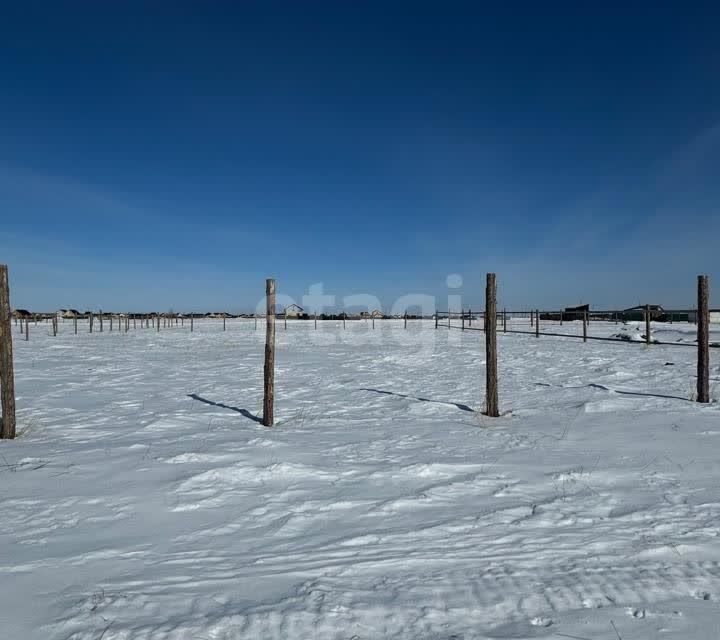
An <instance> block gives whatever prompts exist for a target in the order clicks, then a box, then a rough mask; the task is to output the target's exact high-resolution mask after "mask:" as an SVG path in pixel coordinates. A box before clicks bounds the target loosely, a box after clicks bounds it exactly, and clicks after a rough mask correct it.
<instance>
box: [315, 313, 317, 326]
mask: <svg viewBox="0 0 720 640" xmlns="http://www.w3.org/2000/svg"><path fill="white" fill-rule="evenodd" d="M315 328H316V329H317V311H316V312H315Z"/></svg>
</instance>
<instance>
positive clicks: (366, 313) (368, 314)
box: [360, 309, 385, 318]
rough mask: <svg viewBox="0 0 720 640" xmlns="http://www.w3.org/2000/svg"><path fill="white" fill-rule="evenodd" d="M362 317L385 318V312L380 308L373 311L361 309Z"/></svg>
mask: <svg viewBox="0 0 720 640" xmlns="http://www.w3.org/2000/svg"><path fill="white" fill-rule="evenodd" d="M360 317H361V318H384V317H385V316H384V315H383V312H382V311H380V309H373V310H372V311H361V312H360Z"/></svg>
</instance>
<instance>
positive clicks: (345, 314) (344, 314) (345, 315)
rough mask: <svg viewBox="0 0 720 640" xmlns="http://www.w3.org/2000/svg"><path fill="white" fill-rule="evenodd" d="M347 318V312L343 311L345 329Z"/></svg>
mask: <svg viewBox="0 0 720 640" xmlns="http://www.w3.org/2000/svg"><path fill="white" fill-rule="evenodd" d="M346 319H347V313H345V312H344V311H343V329H344V328H345V320H346Z"/></svg>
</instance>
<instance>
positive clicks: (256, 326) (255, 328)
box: [255, 313, 257, 331]
mask: <svg viewBox="0 0 720 640" xmlns="http://www.w3.org/2000/svg"><path fill="white" fill-rule="evenodd" d="M255 330H256V331H257V313H256V314H255Z"/></svg>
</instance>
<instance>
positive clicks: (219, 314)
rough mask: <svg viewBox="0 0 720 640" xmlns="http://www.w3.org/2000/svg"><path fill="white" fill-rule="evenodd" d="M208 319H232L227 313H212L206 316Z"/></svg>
mask: <svg viewBox="0 0 720 640" xmlns="http://www.w3.org/2000/svg"><path fill="white" fill-rule="evenodd" d="M205 317H206V318H230V317H232V316H231V315H230V314H229V313H226V312H225V311H212V312H210V313H206V314H205Z"/></svg>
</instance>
